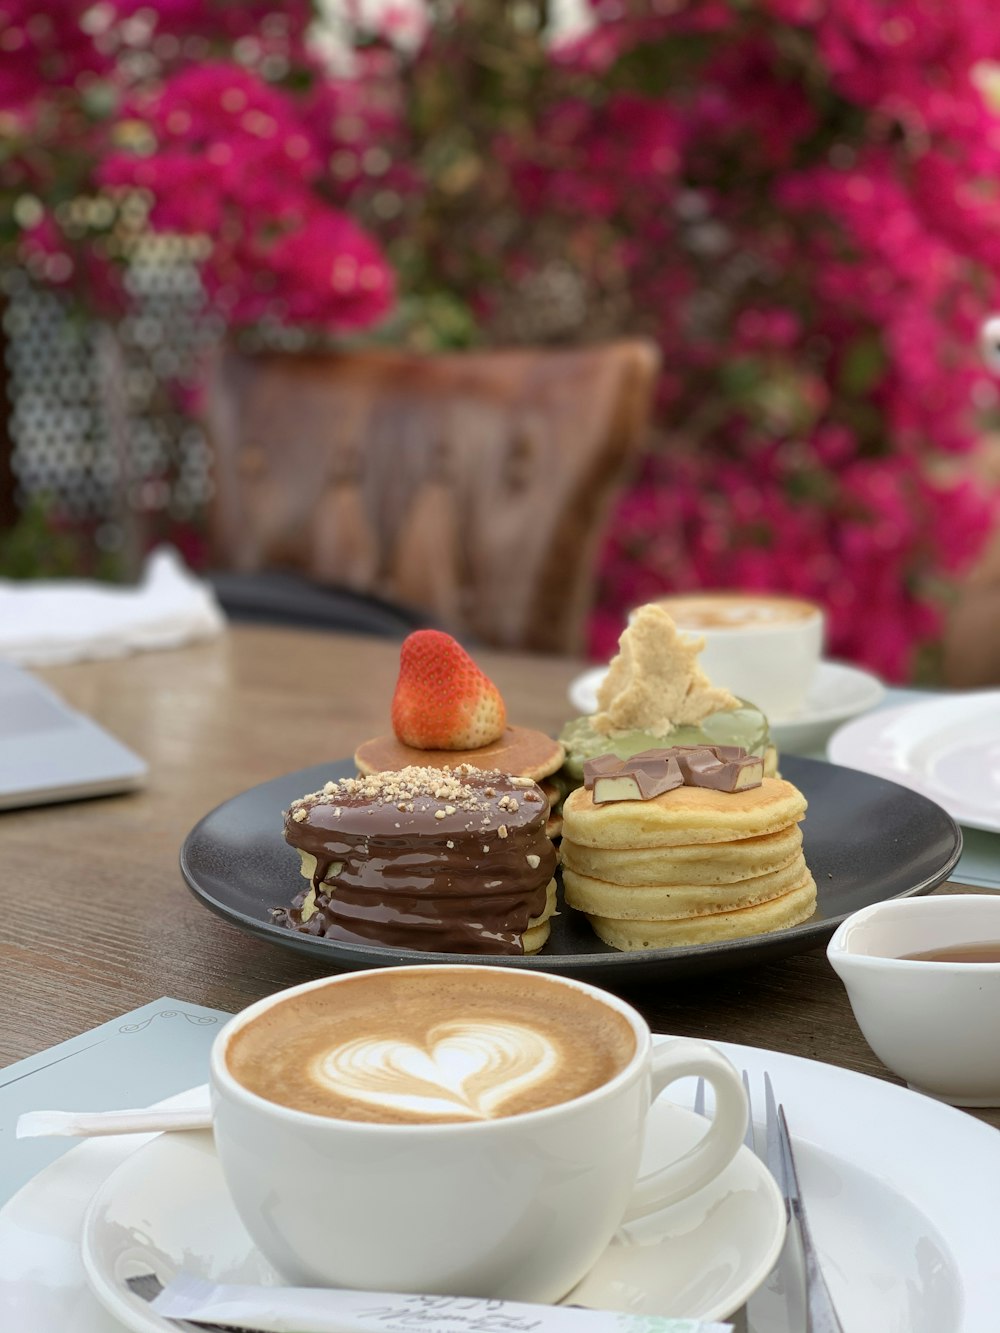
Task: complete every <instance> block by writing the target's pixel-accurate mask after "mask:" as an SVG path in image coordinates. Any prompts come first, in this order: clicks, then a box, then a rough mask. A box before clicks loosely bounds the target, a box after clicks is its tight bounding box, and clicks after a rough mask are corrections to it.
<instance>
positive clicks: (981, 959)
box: [899, 940, 1000, 963]
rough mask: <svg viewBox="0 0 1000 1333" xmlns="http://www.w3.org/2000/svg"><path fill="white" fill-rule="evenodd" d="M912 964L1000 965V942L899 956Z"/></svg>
mask: <svg viewBox="0 0 1000 1333" xmlns="http://www.w3.org/2000/svg"><path fill="white" fill-rule="evenodd" d="M899 957H900V958H903V959H905V960H906V961H908V962H911V963H1000V940H983V941H977V942H976V943H974V944H949V945H946V946H945V948H943V949H927V950H926V951H925V952H923V953H903V954H900V955H899Z"/></svg>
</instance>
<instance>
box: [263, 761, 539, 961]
mask: <svg viewBox="0 0 1000 1333" xmlns="http://www.w3.org/2000/svg"><path fill="white" fill-rule="evenodd" d="M547 816H548V802H547V801H546V799H545V797H544V796H543V794H542V792H541V791H540V790H539V788H538V786H537V785H536V784H535V783H534V782H533V781H532V780H531V779H530V778H520V777H511V776H509V775H508V774H504V773H499V772H495V771H493V772H484V771H482V770H480V769H475V768H471V767H469V766H468V765H460V766H459V767H457V768H454V769H451V770H442V769H437V768H428V767H408V768H403V769H401V770H399V771H392V772H386V773H374V774H371V775H368V776H364V777H359V778H345V779H343V780H342V781H340V782H328V783H327V784H326V786H325V787H324V788H323V790H322V791H317V792H312V793H311V794H310V795H308V796H303V797H302V798H301V799H299V800H297V801H293V802H292V805H291V807H290V808H289V809H288V810H287V811H286V812H285V839H286V841H287V842H289V843H290V844H291V846H293V847H295V848H296V849H297V850H298V852H299V855H300V857H301V861H302V865H301V872H302V874H303V875H304V876H305V877H306V878H307V879H308V880H309V888H308V889H307V890H305V891H303V892H302V893H300V894H299V895H298V896H297V897H296V898H295V899H294V901H293V903H292V906H291V907H290V908H280V909H276V911H275V920H276V921H277V923H278V924H279V925H284V926H287V927H289V929H291V930H298V931H302V932H304V933H305V934H309V935H322V936H326V937H327V938H329V939H335V940H343V941H347V942H349V943H352V944H369V945H371V944H376V945H391V946H394V947H396V948H406V949H427V950H437V951H441V952H448V953H453V952H457V953H495V954H520V953H534V952H535V951H536V950H537V949H540V948H541V947H542V945H543V944H544V943H545V941H546V939H547V938H548V934H549V918H550V917H551V916H552V914H553V912H554V911H555V881H554V879H553V875H554V873H555V867H556V853H555V848H554V847H553V846H552V843H551V842H550V840H549V839H548V838H547V837H546V836H545V823H546V818H547Z"/></svg>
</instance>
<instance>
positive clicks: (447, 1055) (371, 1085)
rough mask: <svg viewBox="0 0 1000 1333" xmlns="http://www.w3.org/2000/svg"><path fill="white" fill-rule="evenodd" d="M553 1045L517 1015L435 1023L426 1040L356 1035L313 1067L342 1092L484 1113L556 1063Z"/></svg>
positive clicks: (389, 1105)
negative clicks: (515, 1020) (513, 1020)
mask: <svg viewBox="0 0 1000 1333" xmlns="http://www.w3.org/2000/svg"><path fill="white" fill-rule="evenodd" d="M558 1059H559V1054H558V1051H557V1049H556V1047H555V1045H554V1044H553V1043H552V1042H551V1041H550V1040H548V1039H547V1038H546V1037H545V1036H543V1035H542V1033H540V1032H538V1031H535V1030H534V1029H532V1028H529V1027H524V1026H522V1025H520V1024H517V1023H507V1022H477V1023H468V1022H463V1021H462V1020H461V1019H455V1020H452V1021H450V1022H445V1023H438V1024H436V1025H435V1027H433V1028H432V1029H431V1030H430V1031H429V1032H428V1034H427V1041H426V1044H425V1045H423V1046H419V1045H417V1044H416V1043H414V1042H409V1041H400V1040H398V1039H396V1040H394V1039H392V1038H381V1037H374V1036H373V1037H361V1038H358V1039H357V1040H355V1041H350V1042H347V1043H345V1044H344V1045H343V1046H338V1047H337V1048H336V1049H334V1050H332V1051H328V1052H326V1053H325V1054H323V1055H322V1056H320V1057H319V1058H318V1059H317V1060H316V1061H315V1063H314V1065H313V1074H314V1076H315V1078H316V1079H317V1080H318V1081H320V1082H321V1083H323V1084H325V1085H326V1086H327V1087H329V1088H330V1089H331V1090H333V1091H335V1092H337V1093H338V1094H339V1095H340V1096H344V1097H352V1098H354V1099H355V1100H357V1101H362V1102H366V1103H368V1104H369V1105H374V1106H380V1107H382V1108H384V1109H387V1110H389V1109H391V1110H394V1111H397V1112H398V1111H402V1112H410V1113H412V1114H413V1115H414V1116H417V1117H419V1116H428V1117H434V1116H440V1115H448V1116H455V1115H461V1116H465V1117H468V1118H469V1119H470V1120H488V1119H490V1118H491V1117H492V1116H494V1115H497V1114H502V1108H503V1106H504V1104H505V1103H507V1102H508V1101H509V1100H510V1099H511V1098H512V1097H514V1096H516V1095H517V1094H518V1093H522V1092H525V1091H528V1090H529V1089H531V1088H532V1087H534V1086H536V1085H537V1084H539V1083H541V1082H542V1081H543V1080H544V1079H545V1078H546V1077H547V1076H548V1075H550V1074H551V1073H552V1071H553V1070H554V1069H555V1068H556V1065H557V1062H558Z"/></svg>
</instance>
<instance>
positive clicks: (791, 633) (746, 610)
mask: <svg viewBox="0 0 1000 1333" xmlns="http://www.w3.org/2000/svg"><path fill="white" fill-rule="evenodd" d="M657 605H658V606H662V607H663V609H664V610H665V611H666V612H667V613H668V615H670V617H671V618H672V619H673V621H674V623H675V624H676V625H677V628H678V629H680V630H682V631H683V632H684V633H685V634H689V635H692V636H695V635H697V636H698V637H699V638H703V639H704V640H705V647H704V648H703V649H702V651H701V655H700V657H699V661H700V663H701V666H702V668H703V670H704V671H705V674H706V675H707V676H708V678H709V680H710V681H711V682H712V684H713V685H720V686H722V687H723V688H725V689H727V690H730V691H731V692H732V693H733V694H735V695H736V696H737V697H738V698H740V699H746V700H747V701H748V702H749V703H752V704H756V705H757V707H758V708H759V709H760V710H761V711H762V712H763V713H764V714H765V716H766V717H767V718H768V720H769V721H771V722H780V721H782V720H784V719H786V718H790V717H794V715H795V714H796V713H798V712H799V711H800V710H801V708H802V705H803V704H804V703H805V700H806V695H807V693H808V691H809V686H810V685H811V684H812V680H813V677H814V675H815V674H816V668H817V666H818V665H819V660H820V656H821V654H822V652H823V631H824V617H823V612H822V610H821V609H820V607H818V606H816V605H814V604H813V603H812V602H807V601H804V600H802V599H800V598H794V597H783V596H779V595H778V594H770V593H740V592H719V593H710V592H706V593H690V594H681V593H678V594H677V596H675V597H663V598H661V599H659V601H658V602H657Z"/></svg>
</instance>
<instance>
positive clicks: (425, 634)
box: [392, 629, 507, 750]
mask: <svg viewBox="0 0 1000 1333" xmlns="http://www.w3.org/2000/svg"><path fill="white" fill-rule="evenodd" d="M506 724H507V710H506V708H504V703H503V700H502V699H501V698H500V691H499V690H498V689H497V687H496V686H495V685H494V684H493V682H492V681H491V680H490V678H489V677H488V676H484V675H483V673H482V672H481V671H480V670H479V668H478V667H477V666H476V664H475V662H473V660H472V658H471V657H470V656H469V654H468V653H467V652H466V651H465V649H464V648H463V647H462V646H461V644H459V643H456V642H455V640H454V639H453V638H452V637H451V635H450V634H443V633H442V632H441V631H440V630H436V629H420V630H417V631H416V633H415V634H411V635H410V636H409V637H408V638H407V639H405V640H404V642H403V646H402V648H401V649H400V653H399V679H398V680H397V681H396V692H395V694H394V695H393V696H392V729H393V731H394V732H395V733H396V735H397V737H398V738H399V740H401V741H402V742H403V744H404V745H412V746H414V747H415V748H416V749H418V750H478V749H479V747H480V746H482V745H489V743H490V741H495V740H499V738H500V736H501V735H502V734H503V729H504V727H505V726H506Z"/></svg>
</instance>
